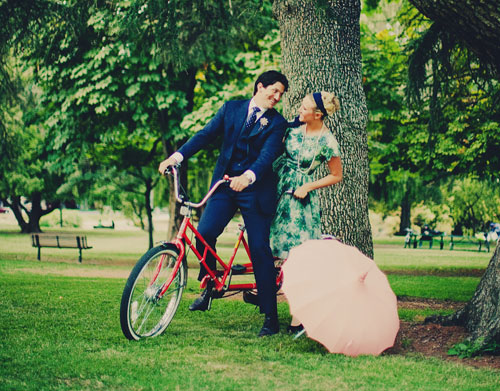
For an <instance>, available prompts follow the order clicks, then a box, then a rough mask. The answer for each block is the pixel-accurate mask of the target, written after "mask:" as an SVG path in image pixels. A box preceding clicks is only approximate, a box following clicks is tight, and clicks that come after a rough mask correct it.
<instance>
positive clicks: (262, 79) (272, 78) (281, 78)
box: [253, 71, 288, 95]
mask: <svg viewBox="0 0 500 391" xmlns="http://www.w3.org/2000/svg"><path fill="white" fill-rule="evenodd" d="M277 82H280V83H281V84H283V85H284V86H285V91H287V90H288V80H287V78H286V76H285V75H284V74H282V73H280V72H278V71H267V72H264V73H263V74H262V75H260V76H259V77H258V78H257V80H255V86H254V88H253V94H254V95H255V94H256V93H257V84H259V83H262V85H263V86H264V87H267V86H270V85H271V84H274V83H277Z"/></svg>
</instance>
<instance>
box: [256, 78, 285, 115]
mask: <svg viewBox="0 0 500 391" xmlns="http://www.w3.org/2000/svg"><path fill="white" fill-rule="evenodd" d="M284 92H285V86H284V85H283V84H282V83H281V82H279V81H277V82H276V83H274V84H269V85H268V86H267V87H264V85H263V84H262V83H259V84H257V92H256V93H255V96H254V99H255V103H256V104H257V105H258V106H260V107H262V108H264V109H272V108H273V107H274V106H276V104H277V103H278V102H279V101H280V100H281V97H282V96H283V93H284Z"/></svg>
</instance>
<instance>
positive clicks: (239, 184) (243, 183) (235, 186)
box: [229, 175, 250, 191]
mask: <svg viewBox="0 0 500 391" xmlns="http://www.w3.org/2000/svg"><path fill="white" fill-rule="evenodd" d="M229 179H230V180H231V182H230V183H229V187H230V188H231V189H232V190H234V191H243V190H245V189H246V188H247V187H248V186H249V185H250V180H249V179H248V177H247V176H246V175H240V176H235V177H231V178H229Z"/></svg>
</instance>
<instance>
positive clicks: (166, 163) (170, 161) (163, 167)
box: [158, 157, 177, 175]
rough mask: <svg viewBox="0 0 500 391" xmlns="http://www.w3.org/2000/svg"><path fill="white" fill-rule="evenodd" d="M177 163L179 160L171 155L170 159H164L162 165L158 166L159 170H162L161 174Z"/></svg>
mask: <svg viewBox="0 0 500 391" xmlns="http://www.w3.org/2000/svg"><path fill="white" fill-rule="evenodd" d="M175 165H177V161H176V160H175V159H174V158H172V157H169V158H168V159H165V160H164V161H162V162H161V163H160V166H159V167H158V171H159V172H160V174H161V175H164V174H165V170H166V169H167V167H169V166H175Z"/></svg>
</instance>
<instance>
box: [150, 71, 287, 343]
mask: <svg viewBox="0 0 500 391" xmlns="http://www.w3.org/2000/svg"><path fill="white" fill-rule="evenodd" d="M287 89H288V80H287V79H286V77H285V76H284V75H283V74H281V73H279V72H277V71H268V72H264V73H263V74H262V75H260V76H259V77H258V78H257V80H256V81H255V85H254V95H253V98H252V99H251V100H242V101H229V102H226V103H225V104H224V105H223V106H222V108H221V109H220V110H219V111H218V112H217V114H216V115H215V117H214V118H213V119H212V120H211V121H210V122H209V123H208V124H207V125H206V126H205V127H204V128H203V129H202V130H201V131H199V132H198V133H196V134H195V135H194V136H193V137H192V138H191V139H190V140H189V141H188V142H187V143H186V144H184V145H183V146H182V147H181V148H180V149H179V150H178V151H177V152H175V153H174V154H173V155H172V156H170V157H169V158H168V159H166V160H164V161H163V162H161V163H160V166H159V168H158V169H159V171H160V173H162V174H163V173H164V171H165V169H166V167H168V166H171V165H175V164H179V163H180V162H182V161H183V160H184V159H188V158H190V157H191V156H192V155H194V154H195V153H196V152H198V151H199V150H200V149H202V148H203V147H205V146H207V145H208V144H210V143H211V142H213V141H215V139H216V138H217V136H219V135H222V136H223V141H222V148H221V150H220V155H219V158H218V160H217V164H216V166H215V170H214V173H213V176H212V185H213V184H214V183H215V182H216V181H218V180H219V179H221V178H222V177H223V176H224V175H225V174H228V175H229V176H230V177H231V182H230V184H229V186H223V187H221V188H219V189H218V190H217V191H216V192H215V193H214V195H213V196H212V197H211V198H210V199H209V201H208V203H207V206H206V208H205V211H204V212H203V215H202V217H201V219H200V223H199V225H198V231H199V232H200V233H201V235H202V236H203V237H204V238H205V240H206V241H207V242H208V244H209V245H210V246H212V247H215V243H216V241H217V238H218V236H219V235H220V234H221V233H222V232H223V230H224V228H225V227H226V225H227V224H228V223H229V221H230V220H231V219H232V218H233V216H234V214H235V213H236V210H237V209H238V208H239V209H240V211H241V214H242V216H243V220H244V222H245V227H246V229H247V232H248V244H249V246H250V254H251V257H252V264H253V269H254V274H255V281H256V283H257V290H258V292H259V307H260V312H261V313H263V314H264V315H265V320H264V325H263V326H262V329H261V330H260V332H259V336H260V337H262V336H266V335H272V334H276V333H277V332H278V331H279V323H278V314H277V304H276V274H275V269H274V261H273V256H272V253H271V248H270V246H269V230H270V225H271V220H272V218H273V215H274V212H275V209H276V182H275V180H274V178H273V172H272V163H273V161H274V160H275V159H276V158H277V157H278V156H279V154H280V153H281V151H282V139H283V135H284V131H285V129H286V127H287V122H286V120H285V119H284V118H283V117H282V116H281V115H280V114H279V113H278V112H277V111H276V110H275V109H274V106H275V105H276V104H277V103H278V102H279V101H280V99H281V97H282V95H283V93H284V92H285V91H286V90H287ZM196 246H197V249H198V251H200V253H201V254H203V250H204V246H203V244H202V243H200V242H198V241H197V243H196ZM215 264H216V260H215V258H213V257H212V256H207V265H208V266H210V267H211V268H215ZM206 274H207V273H206V270H205V268H204V267H203V266H201V267H200V273H199V276H198V279H199V280H200V281H201V280H202V279H203V277H204V276H205V275H206ZM212 289H213V282H212V283H209V284H207V288H206V289H205V290H204V291H203V293H202V294H201V296H200V297H199V298H197V299H196V300H195V301H194V302H193V304H191V306H190V307H189V309H190V310H191V311H205V310H207V309H209V307H210V303H211V298H212Z"/></svg>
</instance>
